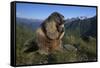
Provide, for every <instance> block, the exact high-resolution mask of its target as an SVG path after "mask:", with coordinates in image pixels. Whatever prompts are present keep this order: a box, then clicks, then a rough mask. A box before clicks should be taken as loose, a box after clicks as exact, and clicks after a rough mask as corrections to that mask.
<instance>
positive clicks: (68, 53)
mask: <svg viewBox="0 0 100 68" xmlns="http://www.w3.org/2000/svg"><path fill="white" fill-rule="evenodd" d="M29 39H33V41H35V39H36V38H35V32H33V31H32V30H29V29H27V28H25V27H22V26H18V25H17V26H16V65H26V64H46V63H63V62H77V61H94V60H95V59H96V38H94V37H89V41H85V40H83V39H82V38H81V37H79V35H76V34H75V35H74V34H72V33H68V32H67V33H66V34H65V35H64V37H63V39H62V40H63V45H67V44H70V46H72V47H76V48H77V51H75V50H70V49H69V50H67V49H64V50H63V51H61V52H60V51H54V52H52V53H51V54H49V55H44V54H43V55H41V54H39V53H38V52H30V53H24V52H23V49H24V48H25V46H24V44H25V42H26V41H27V40H29Z"/></svg>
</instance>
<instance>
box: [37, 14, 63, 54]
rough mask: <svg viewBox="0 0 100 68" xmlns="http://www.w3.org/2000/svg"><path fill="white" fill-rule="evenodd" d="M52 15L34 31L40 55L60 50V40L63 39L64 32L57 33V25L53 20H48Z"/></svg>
mask: <svg viewBox="0 0 100 68" xmlns="http://www.w3.org/2000/svg"><path fill="white" fill-rule="evenodd" d="M54 14H55V13H53V14H51V16H49V17H48V18H47V19H46V21H44V23H42V25H41V27H40V28H38V29H37V30H36V42H37V44H38V46H39V51H40V53H49V52H52V51H54V50H60V49H61V44H62V43H61V42H62V40H61V39H62V38H63V35H64V31H63V32H59V31H58V27H57V26H56V25H58V24H59V23H57V22H56V21H54V18H53V19H50V17H51V18H52V17H54ZM52 15H53V16H52ZM58 15H60V14H58ZM55 17H56V16H55ZM48 20H49V21H48ZM59 26H60V25H59ZM60 28H61V27H60Z"/></svg>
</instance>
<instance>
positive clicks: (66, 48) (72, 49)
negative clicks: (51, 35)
mask: <svg viewBox="0 0 100 68" xmlns="http://www.w3.org/2000/svg"><path fill="white" fill-rule="evenodd" d="M63 48H64V49H65V50H67V51H77V48H75V47H74V46H73V45H70V44H66V45H63Z"/></svg>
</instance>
